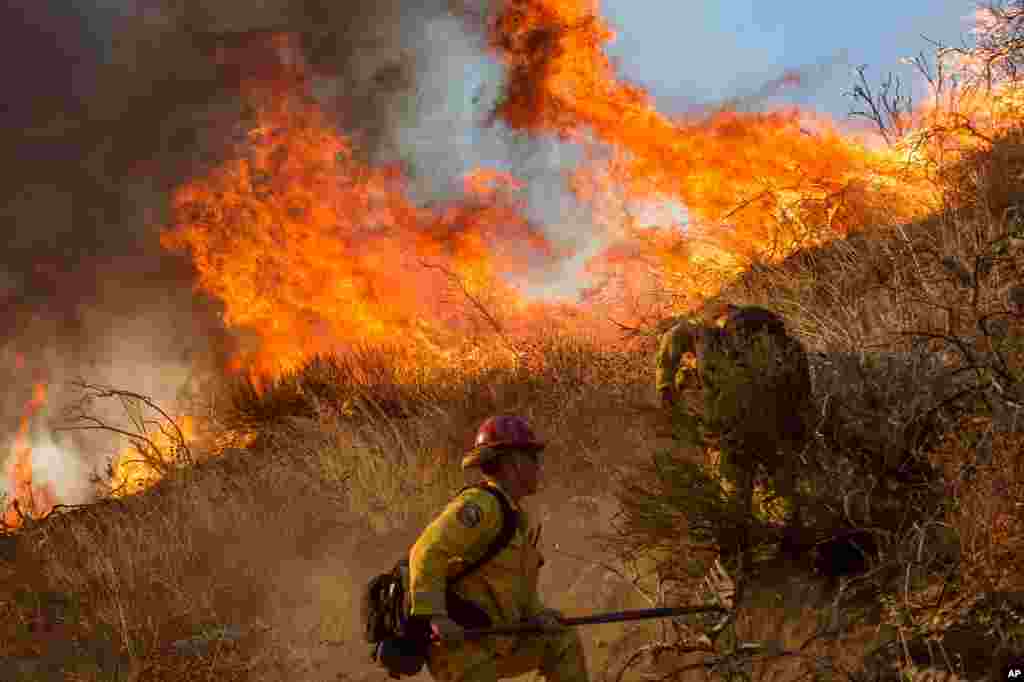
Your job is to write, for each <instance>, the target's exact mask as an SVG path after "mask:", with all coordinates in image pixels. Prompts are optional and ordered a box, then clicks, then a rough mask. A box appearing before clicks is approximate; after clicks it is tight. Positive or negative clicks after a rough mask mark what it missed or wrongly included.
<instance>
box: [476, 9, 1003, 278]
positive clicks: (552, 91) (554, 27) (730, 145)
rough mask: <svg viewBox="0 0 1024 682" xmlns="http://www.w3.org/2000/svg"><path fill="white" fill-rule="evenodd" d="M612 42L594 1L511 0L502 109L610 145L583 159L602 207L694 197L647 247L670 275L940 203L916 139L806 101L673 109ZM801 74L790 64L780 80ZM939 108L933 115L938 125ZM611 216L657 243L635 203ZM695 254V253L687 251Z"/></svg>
mask: <svg viewBox="0 0 1024 682" xmlns="http://www.w3.org/2000/svg"><path fill="white" fill-rule="evenodd" d="M612 39H614V32H613V31H612V30H611V29H610V28H609V26H608V25H607V24H606V22H605V21H604V20H603V19H602V18H601V17H600V16H599V14H598V11H597V7H596V2H594V1H593V0H508V1H507V2H505V3H504V5H503V9H502V10H501V12H500V13H499V14H498V15H497V17H496V19H495V21H494V22H493V23H492V25H491V27H490V44H491V46H492V48H493V49H494V50H495V51H496V53H497V54H498V55H499V57H500V58H501V59H502V60H503V61H504V63H505V64H506V65H507V67H508V79H507V82H506V86H505V91H504V97H503V98H502V99H501V100H500V105H499V106H498V107H497V109H496V110H495V112H494V115H495V116H496V117H497V118H500V119H501V120H503V121H504V122H505V123H506V124H508V125H510V126H511V127H513V128H516V129H519V130H524V131H529V132H531V133H534V134H542V133H553V134H556V135H558V136H561V137H563V138H568V139H575V140H580V141H589V140H594V141H597V142H600V143H603V144H604V145H606V146H607V147H608V148H609V149H610V151H609V152H608V153H609V154H610V155H611V159H610V160H609V161H607V162H606V163H604V164H603V165H602V166H596V167H595V166H594V165H591V167H589V168H585V169H583V170H581V172H580V173H579V174H578V175H577V179H576V183H575V189H576V191H577V194H578V195H579V196H580V197H581V198H582V199H584V200H588V201H591V202H592V203H593V202H595V200H596V207H595V210H596V211H597V212H598V213H599V214H601V213H602V212H606V211H608V207H607V205H602V203H601V201H603V200H604V198H606V197H607V196H608V192H609V191H614V192H615V193H616V194H617V195H619V196H621V197H623V198H624V199H626V200H632V201H637V200H639V201H650V200H654V201H672V202H677V203H678V204H680V205H682V206H685V208H686V211H687V213H688V218H689V222H688V224H687V225H686V228H687V229H686V234H685V237H684V236H683V235H682V234H677V235H676V237H675V238H670V239H668V240H667V241H665V240H662V241H663V242H664V243H662V244H660V245H659V246H657V247H654V248H653V249H651V248H647V249H642V251H644V252H645V253H647V254H648V255H649V256H650V257H651V258H652V259H654V260H659V261H661V262H662V264H663V265H669V266H671V268H672V269H671V270H669V271H668V272H666V273H665V274H667V275H671V276H674V277H675V279H676V280H678V281H681V282H684V281H690V280H692V277H691V276H690V275H691V274H692V271H693V270H694V269H697V270H700V269H701V268H702V267H706V266H707V265H708V263H715V264H716V267H717V268H718V269H719V270H720V274H721V275H722V276H723V277H727V276H729V275H732V274H735V272H736V271H737V270H739V269H741V268H742V267H745V266H746V265H748V264H749V263H750V262H751V261H753V260H776V259H780V258H784V257H786V256H788V255H789V254H790V253H792V252H793V251H794V250H796V249H798V248H801V247H805V246H810V245H813V244H816V243H820V242H822V241H827V240H830V239H834V238H836V237H840V236H843V235H845V234H847V233H849V232H850V231H851V230H855V229H862V228H865V227H868V228H871V227H875V226H877V225H881V224H893V223H898V222H905V221H908V220H911V219H914V218H917V217H920V216H921V215H923V214H925V213H927V212H929V211H930V210H933V208H934V206H935V203H934V197H933V194H932V191H931V188H930V187H929V185H928V184H927V183H926V173H925V169H924V167H923V164H921V163H915V161H918V160H919V159H917V158H916V157H914V156H913V155H912V154H911V153H910V151H909V150H911V149H919V147H915V146H914V145H913V144H912V141H909V140H908V141H904V142H905V144H903V145H893V146H892V147H889V146H887V145H884V144H882V143H881V141H880V139H879V138H878V137H877V136H873V135H869V134H868V133H866V132H857V131H853V130H842V129H840V127H839V126H838V125H837V124H836V123H834V122H832V121H831V120H829V119H828V118H826V117H823V116H820V115H818V114H815V113H813V112H810V111H805V110H801V109H799V108H796V107H791V108H783V109H776V110H772V111H766V112H754V113H747V112H738V111H717V112H712V113H710V114H702V115H691V116H683V117H678V118H675V119H673V118H670V117H668V116H666V115H664V114H662V113H660V112H658V111H657V110H656V109H655V107H654V106H653V104H652V102H651V100H650V98H649V96H648V95H647V93H646V92H645V91H644V90H643V89H642V88H640V87H637V86H635V85H633V84H630V83H628V82H625V81H623V80H622V79H621V78H619V77H618V76H617V74H616V73H615V68H614V66H613V64H612V61H611V60H610V58H609V57H608V56H607V54H606V52H605V45H606V44H607V43H608V42H609V41H611V40H612ZM797 79H798V75H797V74H794V73H787V74H786V75H785V76H784V77H783V79H782V80H781V81H780V83H786V84H792V83H793V82H794V81H795V80H797ZM990 103H991V100H984V101H979V103H978V105H979V106H978V107H976V108H975V109H976V110H980V109H981V108H982V107H983V106H987V105H988V104H990ZM925 109H928V107H925V108H923V109H922V111H921V112H920V116H919V123H920V124H921V125H926V124H928V123H930V122H934V119H932V120H929V119H927V117H925V116H924V114H925V113H926V112H925ZM930 110H932V111H937V108H936V107H934V106H932V107H930ZM595 178H596V179H595ZM605 215H606V218H607V222H608V223H611V224H618V225H620V226H623V230H624V232H625V235H626V237H627V238H628V239H631V240H633V241H638V242H639V243H644V241H645V240H644V239H639V240H638V239H637V233H636V231H635V229H631V228H630V225H629V221H628V220H623V217H622V214H621V212H620V213H618V214H607V213H605ZM668 227H678V226H672V225H669V226H668ZM676 232H677V233H679V232H681V231H680V230H676ZM648 241H649V240H648ZM682 242H685V244H683V243H682ZM684 251H685V252H686V257H685V258H683V259H680V258H678V257H674V256H673V254H674V255H675V256H678V254H679V253H681V252H684ZM670 279H671V277H670ZM680 293H681V294H693V293H695V292H693V291H685V290H683V291H680Z"/></svg>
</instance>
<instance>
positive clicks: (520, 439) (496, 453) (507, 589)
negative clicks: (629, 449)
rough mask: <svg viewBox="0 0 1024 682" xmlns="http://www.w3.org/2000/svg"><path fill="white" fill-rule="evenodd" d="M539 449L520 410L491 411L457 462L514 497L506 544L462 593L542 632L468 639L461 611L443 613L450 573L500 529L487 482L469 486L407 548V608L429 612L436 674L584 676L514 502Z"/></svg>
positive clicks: (499, 621)
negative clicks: (541, 587) (548, 599)
mask: <svg viewBox="0 0 1024 682" xmlns="http://www.w3.org/2000/svg"><path fill="white" fill-rule="evenodd" d="M543 449H544V444H543V443H541V442H540V441H538V440H537V439H536V437H535V436H534V434H533V432H532V431H531V430H530V427H529V426H528V425H527V423H526V422H525V421H524V420H523V419H521V418H520V417H516V416H512V415H501V416H497V417H491V418H490V419H488V420H487V421H485V422H484V423H483V424H482V425H481V426H480V429H479V431H478V432H477V436H476V444H475V447H474V448H473V450H471V451H470V452H469V454H467V455H466V456H465V457H464V458H463V460H462V467H463V469H469V468H471V467H477V466H479V467H480V468H481V470H482V472H483V474H484V477H485V481H484V484H485V485H487V486H490V487H491V488H493V489H494V490H495V491H496V492H497V493H498V494H500V495H503V496H504V497H505V499H506V500H508V502H510V503H511V507H512V509H513V510H515V511H516V515H517V517H518V527H517V529H516V532H515V535H514V536H513V538H512V541H511V542H510V543H509V545H508V546H507V547H505V548H504V549H503V550H501V551H500V552H499V553H498V554H497V555H496V556H495V557H494V558H492V559H491V560H490V561H488V562H487V563H485V564H484V565H482V566H481V567H480V568H478V569H477V570H476V571H474V572H473V573H471V574H470V575H468V576H466V577H465V578H463V579H462V580H460V581H459V582H458V583H457V584H456V586H455V592H456V593H457V594H458V596H459V597H461V598H463V599H465V600H468V601H469V602H471V604H473V605H475V606H476V607H478V608H479V609H480V610H482V611H483V612H484V613H486V615H487V617H488V618H489V620H490V623H491V625H493V626H500V625H511V624H513V623H518V622H523V621H532V622H534V623H537V624H539V625H541V626H542V628H543V631H542V632H540V633H530V634H524V635H520V636H489V637H482V638H479V639H471V640H469V639H465V638H464V634H463V632H464V627H463V625H460V624H459V623H458V622H456V618H458V615H459V614H457V613H449V609H450V608H451V605H450V604H448V603H446V601H447V600H446V598H445V591H446V586H447V579H448V578H449V577H450V576H452V575H454V574H456V573H458V571H459V569H460V568H461V567H463V566H465V565H467V564H468V563H471V562H473V561H475V560H476V559H478V558H480V557H482V556H483V555H484V553H485V552H486V551H487V549H488V547H489V546H490V545H491V543H492V542H493V541H494V539H495V538H496V537H497V536H498V534H499V533H500V532H501V527H502V519H503V515H502V508H501V505H500V503H499V502H498V501H497V500H496V499H495V498H494V496H493V495H491V494H490V493H489V492H487V491H483V490H479V489H470V490H467V491H465V492H463V493H462V494H460V495H459V496H458V497H456V498H455V499H454V500H453V501H452V502H451V503H450V504H449V505H448V506H447V507H446V508H445V510H444V511H443V512H442V513H441V514H440V515H439V516H438V517H437V518H436V519H434V521H433V522H431V523H430V525H428V526H427V527H426V529H425V530H424V531H423V533H422V534H421V535H420V537H419V539H418V540H417V541H416V544H415V545H414V546H413V548H412V551H411V552H410V555H409V573H410V591H411V595H410V596H411V601H412V604H411V610H410V614H411V615H412V616H413V617H420V618H422V619H429V628H430V631H431V633H432V639H433V643H432V644H431V646H430V647H429V655H428V660H427V666H428V669H429V670H430V674H431V675H432V676H433V677H434V678H435V679H437V680H440V681H442V682H494V680H497V679H499V678H507V677H515V676H517V675H522V674H524V673H527V672H530V671H534V670H539V671H540V672H541V673H542V674H543V675H544V676H545V677H546V679H547V680H549V682H586V681H587V680H589V677H588V674H587V669H586V662H585V660H584V655H583V647H582V644H581V642H580V638H579V634H578V633H577V632H576V631H575V630H574V629H571V628H567V627H564V626H562V625H561V623H560V620H559V618H560V614H559V613H558V612H557V611H554V610H551V609H546V608H544V605H543V603H542V602H541V599H540V595H539V594H538V591H537V578H538V573H539V570H540V567H541V565H543V563H544V558H543V557H542V556H541V553H540V550H539V548H538V543H539V540H540V527H539V526H534V525H532V524H531V523H530V520H529V517H528V516H527V514H526V512H525V510H523V509H522V508H521V507H520V506H519V504H518V503H519V500H520V499H522V498H523V497H526V496H528V495H532V494H534V493H535V492H537V487H538V484H539V481H540V453H541V451H542V450H543Z"/></svg>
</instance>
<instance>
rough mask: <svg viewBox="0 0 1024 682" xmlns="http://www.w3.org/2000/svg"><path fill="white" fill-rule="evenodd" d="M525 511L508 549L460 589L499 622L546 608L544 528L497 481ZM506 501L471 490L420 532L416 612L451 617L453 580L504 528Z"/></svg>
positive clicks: (415, 551)
mask: <svg viewBox="0 0 1024 682" xmlns="http://www.w3.org/2000/svg"><path fill="white" fill-rule="evenodd" d="M486 485H489V486H491V487H492V488H494V489H496V490H497V491H498V493H499V494H501V495H504V496H505V498H506V499H507V500H508V502H509V504H510V505H511V506H512V508H513V509H515V510H516V511H518V513H519V524H518V528H517V529H516V533H515V535H514V536H513V537H512V540H511V542H510V543H509V545H508V546H507V547H505V549H503V550H502V551H500V552H499V553H498V554H497V555H496V556H494V557H493V558H492V559H491V560H490V561H488V562H487V563H486V564H484V565H482V566H480V567H479V568H477V569H476V570H475V571H474V572H473V573H472V574H470V575H468V576H466V577H465V578H463V579H462V580H460V581H459V582H458V584H457V585H456V587H455V591H456V592H457V593H458V594H459V596H461V597H463V598H465V599H468V600H470V601H472V602H474V603H475V604H477V605H478V606H480V607H481V608H483V610H484V611H485V612H486V613H487V615H488V616H489V617H490V619H491V623H492V624H493V625H508V624H512V623H515V622H517V621H520V620H525V619H527V618H530V617H532V616H535V615H536V614H537V613H539V612H540V611H542V610H543V608H544V607H543V605H542V603H541V599H540V595H539V593H538V592H537V579H538V574H539V571H540V567H541V565H542V564H543V563H544V558H543V557H542V556H541V553H540V551H539V549H538V548H537V545H538V543H539V541H540V527H539V526H538V527H536V528H534V527H532V526H531V525H530V521H529V518H528V516H527V514H526V512H525V511H524V510H523V509H521V508H520V507H519V506H518V505H517V504H516V503H515V502H514V501H513V500H512V498H511V497H510V496H509V495H508V494H507V493H506V492H505V491H503V490H502V489H501V487H500V486H499V485H498V484H497V483H495V482H492V481H487V482H486ZM501 524H502V511H501V505H500V503H499V502H498V501H497V500H496V499H494V497H493V496H492V495H491V494H490V493H489V492H487V491H483V490H477V489H470V490H466V491H464V492H462V493H461V494H460V495H458V496H457V497H456V498H455V499H454V500H452V501H451V502H450V503H449V504H448V506H447V507H446V508H445V509H444V511H443V512H441V514H440V515H439V516H438V517H437V518H436V519H434V520H433V521H432V522H431V523H430V525H428V526H427V527H426V529H424V531H423V533H421V534H420V537H419V539H418V540H417V541H416V544H415V545H413V548H412V550H411V551H410V553H409V582H410V592H411V595H410V598H411V602H412V604H411V611H410V612H411V614H412V615H413V616H433V615H448V614H447V609H446V606H445V588H446V585H447V579H448V577H450V576H453V575H455V574H456V573H458V572H459V570H460V569H461V568H462V567H464V566H466V565H467V564H469V563H472V562H473V561H475V560H476V559H478V558H480V557H482V556H483V554H484V553H485V552H486V551H487V548H488V547H489V546H490V544H491V543H492V542H493V541H494V540H495V538H496V537H497V536H498V534H499V533H500V532H501Z"/></svg>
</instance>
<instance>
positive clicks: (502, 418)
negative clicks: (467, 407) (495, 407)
mask: <svg viewBox="0 0 1024 682" xmlns="http://www.w3.org/2000/svg"><path fill="white" fill-rule="evenodd" d="M499 448H515V449H517V450H528V451H531V452H539V451H541V450H543V449H544V443H542V442H541V441H539V440H537V437H536V436H535V435H533V431H532V430H531V429H530V426H529V424H527V423H526V420H525V419H523V418H522V417H517V416H515V415H511V414H502V415H498V416H496V417H489V418H488V419H487V420H486V421H485V422H484V423H483V424H481V425H480V428H479V429H477V432H476V441H475V442H474V444H473V449H472V450H470V451H469V454H467V455H466V456H465V457H463V459H462V468H463V469H468V468H469V467H471V466H476V465H478V464H480V463H481V462H483V461H486V460H489V459H493V458H494V457H495V455H496V454H497V449H499Z"/></svg>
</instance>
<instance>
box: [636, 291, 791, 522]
mask: <svg viewBox="0 0 1024 682" xmlns="http://www.w3.org/2000/svg"><path fill="white" fill-rule="evenodd" d="M716 322H717V323H716V324H714V325H702V324H699V323H697V322H695V321H693V320H688V319H683V320H680V321H679V322H677V323H676V324H675V325H673V326H672V328H671V329H669V330H668V331H667V332H665V334H664V335H663V337H662V340H661V346H660V348H659V351H658V357H657V369H656V384H657V389H658V393H659V395H660V396H661V400H662V404H663V405H664V406H665V407H666V408H668V409H673V410H676V409H678V408H680V407H681V408H683V410H680V411H685V412H688V413H690V414H696V415H697V416H696V419H698V420H699V421H700V423H701V425H702V426H703V427H704V428H705V429H707V430H708V431H709V432H711V433H714V434H716V435H717V436H718V437H719V443H720V449H721V459H720V461H719V471H720V473H721V475H722V478H723V479H724V480H725V481H727V482H728V483H729V484H730V485H731V486H732V488H733V490H734V491H735V493H734V494H735V499H736V501H737V502H738V503H739V505H740V510H739V511H740V513H741V514H742V516H743V518H749V517H750V515H751V513H752V498H753V483H754V476H755V474H756V472H757V469H758V468H760V467H763V468H764V469H765V470H767V472H768V474H769V475H770V476H771V478H772V479H773V482H774V484H775V492H776V493H777V494H778V496H779V497H781V498H782V499H783V500H787V501H788V502H789V504H790V505H791V509H790V523H789V525H798V524H799V509H798V507H797V505H796V500H795V493H796V479H795V476H796V465H797V458H798V451H799V449H800V447H801V446H802V445H803V443H804V441H805V439H806V436H807V417H808V416H809V409H808V408H809V404H810V397H811V379H810V370H809V365H808V363H807V354H806V352H805V351H804V349H803V347H802V346H801V344H800V342H799V341H797V340H796V339H794V338H792V337H791V336H790V335H789V334H788V333H787V332H786V328H785V324H784V323H783V321H782V319H781V318H779V317H778V316H777V315H776V314H775V313H773V312H771V311H769V310H766V309H764V308H760V307H757V306H744V307H738V306H734V305H726V306H723V307H722V308H720V309H719V311H718V315H717V317H716ZM688 358H689V359H690V363H689V366H688V363H687V362H686V360H687V359H688ZM680 398H684V399H685V400H683V401H681V400H680Z"/></svg>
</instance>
